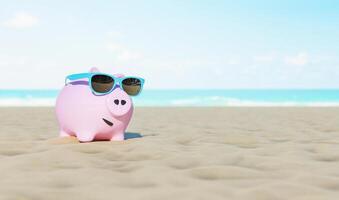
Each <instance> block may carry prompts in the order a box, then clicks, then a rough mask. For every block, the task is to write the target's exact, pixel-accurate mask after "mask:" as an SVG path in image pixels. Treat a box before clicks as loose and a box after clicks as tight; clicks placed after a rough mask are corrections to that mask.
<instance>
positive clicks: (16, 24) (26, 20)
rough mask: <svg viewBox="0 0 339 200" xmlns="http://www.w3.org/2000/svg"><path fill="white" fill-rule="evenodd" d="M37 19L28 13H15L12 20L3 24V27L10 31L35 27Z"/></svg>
mask: <svg viewBox="0 0 339 200" xmlns="http://www.w3.org/2000/svg"><path fill="white" fill-rule="evenodd" d="M38 22H39V19H38V18H37V17H36V16H33V15H31V14H29V13H24V12H21V13H16V14H15V15H14V16H13V17H12V18H10V19H8V20H6V21H4V22H3V26H5V27H7V28H12V29H25V28H31V27H33V26H35V25H37V24H38Z"/></svg>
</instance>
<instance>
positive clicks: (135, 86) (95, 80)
mask: <svg viewBox="0 0 339 200" xmlns="http://www.w3.org/2000/svg"><path fill="white" fill-rule="evenodd" d="M84 78H87V79H88V80H89V82H90V84H89V85H90V87H91V90H92V92H93V93H95V94H98V95H105V94H109V93H111V92H112V91H113V89H114V88H115V86H116V85H117V84H118V85H119V86H120V88H121V89H123V90H124V91H125V92H126V93H127V94H128V95H130V96H137V95H138V94H140V92H141V90H142V87H143V85H144V82H145V80H144V79H142V78H139V77H131V76H129V77H121V78H120V77H114V76H112V75H109V74H103V73H81V74H72V75H69V76H67V77H66V80H65V84H67V80H70V81H75V80H78V79H84Z"/></svg>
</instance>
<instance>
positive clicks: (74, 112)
mask: <svg viewBox="0 0 339 200" xmlns="http://www.w3.org/2000/svg"><path fill="white" fill-rule="evenodd" d="M95 72H98V70H97V69H96V68H92V69H91V70H90V73H95ZM114 76H115V77H118V78H121V77H124V76H123V75H121V74H117V75H114ZM132 114H133V103H132V99H131V98H130V96H129V95H128V94H127V93H126V92H125V91H124V90H123V89H121V87H119V85H117V86H116V87H115V88H114V89H113V90H112V91H111V92H110V93H108V94H105V95H97V94H95V93H93V91H92V90H91V87H90V83H89V80H88V79H79V80H75V81H72V82H69V83H67V84H66V85H65V86H64V87H63V89H62V90H61V92H60V94H59V95H58V97H57V100H56V116H57V120H58V123H59V127H60V136H61V137H67V136H75V137H77V138H78V140H79V141H80V142H91V141H94V140H111V141H122V140H124V134H125V130H126V128H127V126H128V124H129V122H130V120H131V117H132Z"/></svg>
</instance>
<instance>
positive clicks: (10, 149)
mask: <svg viewBox="0 0 339 200" xmlns="http://www.w3.org/2000/svg"><path fill="white" fill-rule="evenodd" d="M0 119H1V122H0V199H8V200H26V199H28V200H49V199H55V200H56V199H81V200H87V199H99V200H101V199H102V200H106V199H141V200H142V199H145V200H166V199H170V200H173V199H185V200H189V199H202V200H204V199H208V200H212V199H251V200H253V199H263V200H265V199H267V200H275V199H294V200H295V199H304V200H311V199H321V200H324V199H338V198H339V108H245V107H243V108H136V110H135V115H134V116H133V119H132V121H131V124H130V126H129V128H128V134H127V137H128V138H129V139H128V140H126V141H123V142H93V143H78V142H77V140H76V139H75V138H64V139H62V138H58V127H57V123H56V119H55V116H54V111H53V108H1V109H0ZM140 136H142V137H140Z"/></svg>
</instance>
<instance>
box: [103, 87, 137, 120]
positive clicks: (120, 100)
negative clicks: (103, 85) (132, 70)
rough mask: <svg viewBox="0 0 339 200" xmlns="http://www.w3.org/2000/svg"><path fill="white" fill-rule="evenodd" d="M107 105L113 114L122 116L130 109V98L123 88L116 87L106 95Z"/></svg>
mask: <svg viewBox="0 0 339 200" xmlns="http://www.w3.org/2000/svg"><path fill="white" fill-rule="evenodd" d="M107 107H108V109H109V111H110V112H111V113H112V115H113V116H115V117H119V116H123V115H125V114H127V113H128V111H130V110H131V107H132V100H131V98H130V97H129V96H128V94H126V93H125V92H124V91H123V90H121V89H120V88H116V89H115V90H114V91H113V92H112V93H111V94H110V95H109V97H108V100H107Z"/></svg>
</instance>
